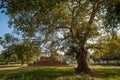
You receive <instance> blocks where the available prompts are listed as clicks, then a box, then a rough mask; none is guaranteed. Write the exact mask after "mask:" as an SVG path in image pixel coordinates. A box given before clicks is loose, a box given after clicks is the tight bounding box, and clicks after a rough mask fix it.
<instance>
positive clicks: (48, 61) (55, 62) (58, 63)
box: [28, 57, 68, 66]
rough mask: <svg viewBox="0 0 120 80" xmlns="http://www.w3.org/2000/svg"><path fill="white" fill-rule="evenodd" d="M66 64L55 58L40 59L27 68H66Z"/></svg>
mask: <svg viewBox="0 0 120 80" xmlns="http://www.w3.org/2000/svg"><path fill="white" fill-rule="evenodd" d="M67 65H68V64H67V63H66V62H61V61H58V60H57V59H55V57H41V58H40V60H39V61H37V62H34V63H33V64H28V66H67Z"/></svg>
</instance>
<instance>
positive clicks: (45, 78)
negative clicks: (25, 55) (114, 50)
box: [0, 65, 120, 80]
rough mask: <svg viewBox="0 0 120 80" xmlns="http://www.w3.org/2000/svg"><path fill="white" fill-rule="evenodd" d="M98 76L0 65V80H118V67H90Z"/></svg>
mask: <svg viewBox="0 0 120 80" xmlns="http://www.w3.org/2000/svg"><path fill="white" fill-rule="evenodd" d="M90 67H91V69H92V70H93V71H95V72H97V73H98V74H97V75H95V76H92V77H91V76H89V75H81V76H80V75H77V74H75V73H74V69H73V68H74V67H73V66H68V67H21V66H20V65H0V80H120V66H98V65H97V66H90Z"/></svg>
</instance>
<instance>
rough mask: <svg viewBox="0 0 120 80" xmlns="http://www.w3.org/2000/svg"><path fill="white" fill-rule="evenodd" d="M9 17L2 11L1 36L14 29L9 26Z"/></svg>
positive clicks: (0, 21)
mask: <svg viewBox="0 0 120 80" xmlns="http://www.w3.org/2000/svg"><path fill="white" fill-rule="evenodd" d="M8 20H9V17H8V16H7V15H5V14H3V13H0V37H1V36H3V35H4V34H5V33H11V32H12V29H10V28H8ZM1 49H2V47H1V46H0V50H1Z"/></svg>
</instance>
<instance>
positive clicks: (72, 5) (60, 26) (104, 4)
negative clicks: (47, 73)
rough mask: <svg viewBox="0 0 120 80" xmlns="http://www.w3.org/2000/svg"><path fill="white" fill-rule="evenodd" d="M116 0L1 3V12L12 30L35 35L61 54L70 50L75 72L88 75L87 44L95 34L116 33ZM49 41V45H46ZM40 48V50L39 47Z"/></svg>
mask: <svg viewBox="0 0 120 80" xmlns="http://www.w3.org/2000/svg"><path fill="white" fill-rule="evenodd" d="M119 5H120V0H2V1H1V8H5V9H3V10H2V12H5V13H6V14H8V15H9V17H10V21H9V24H10V25H11V26H13V27H14V29H15V31H17V32H20V33H22V34H24V35H27V36H31V37H32V36H38V35H40V36H39V37H41V38H40V40H44V41H47V44H50V43H51V44H53V45H54V46H57V47H51V49H52V50H53V49H60V48H63V47H64V48H65V50H64V51H65V52H66V51H67V50H69V49H70V47H71V46H72V47H74V49H75V50H73V51H74V53H75V54H76V60H77V63H78V66H77V68H76V72H77V73H81V72H83V73H85V74H90V73H91V70H90V68H89V67H88V63H87V54H88V53H87V50H86V46H87V41H88V40H89V39H92V38H95V36H96V33H98V31H102V30H103V29H106V30H107V32H109V33H113V32H115V31H116V29H114V28H117V26H118V23H119V22H120V21H119V20H120V19H119V18H120V17H119V16H120V8H119ZM103 25H104V26H103ZM48 41H49V42H48ZM42 47H44V46H43V45H42Z"/></svg>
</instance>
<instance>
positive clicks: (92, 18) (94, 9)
mask: <svg viewBox="0 0 120 80" xmlns="http://www.w3.org/2000/svg"><path fill="white" fill-rule="evenodd" d="M98 9H99V3H95V4H94V5H93V10H92V13H91V16H90V19H89V21H88V23H87V26H86V32H85V33H84V36H83V38H82V41H81V42H82V44H83V45H84V44H85V43H86V41H87V38H88V36H89V33H90V31H91V25H92V23H93V21H94V18H95V15H96V13H97V11H98Z"/></svg>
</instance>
